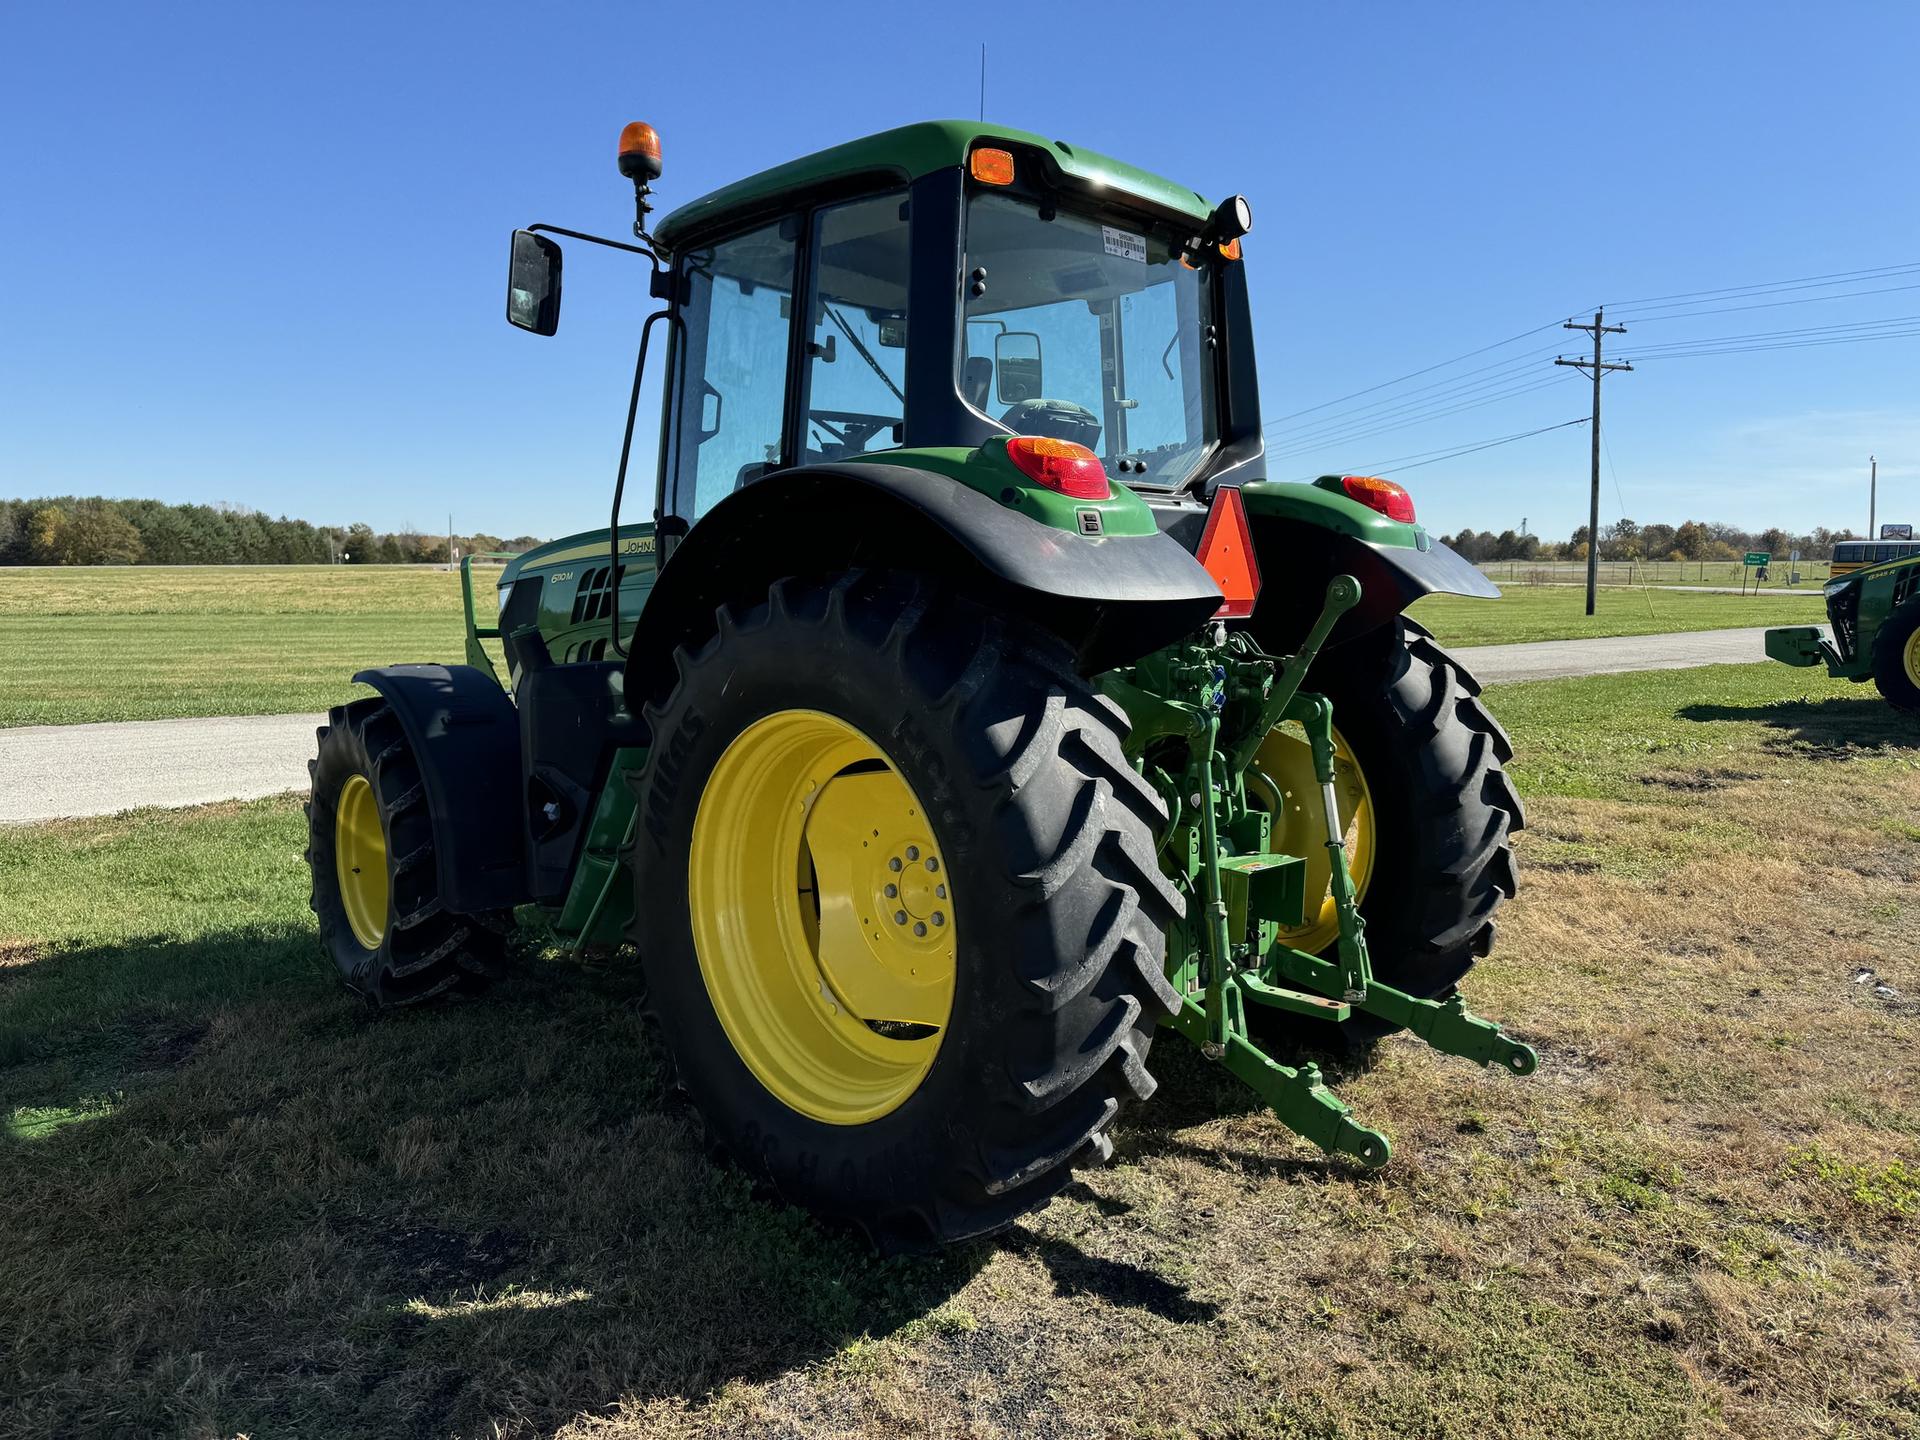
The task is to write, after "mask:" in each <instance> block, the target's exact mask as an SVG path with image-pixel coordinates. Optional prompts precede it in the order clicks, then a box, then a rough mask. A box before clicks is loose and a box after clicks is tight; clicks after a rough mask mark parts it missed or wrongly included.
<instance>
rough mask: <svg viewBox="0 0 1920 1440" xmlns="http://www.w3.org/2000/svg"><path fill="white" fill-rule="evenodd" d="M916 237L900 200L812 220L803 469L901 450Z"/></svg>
mask: <svg viewBox="0 0 1920 1440" xmlns="http://www.w3.org/2000/svg"><path fill="white" fill-rule="evenodd" d="M908 229H909V217H908V210H907V197H906V194H905V192H902V191H895V192H893V193H891V194H887V195H876V196H873V197H871V198H868V199H863V200H853V201H849V202H848V203H846V204H844V205H834V206H830V207H828V208H827V209H824V210H821V211H819V212H817V213H816V214H815V216H814V221H813V257H814V258H813V263H812V265H811V270H812V283H811V285H810V286H809V294H808V297H807V298H808V306H807V312H808V326H809V329H808V332H807V336H806V341H807V345H806V362H805V363H806V371H805V386H804V393H805V397H806V399H805V410H804V412H803V423H802V425H801V435H800V447H801V456H800V460H801V462H802V463H806V462H808V461H814V462H819V461H822V460H834V459H840V458H843V457H845V456H850V455H859V454H863V453H866V452H868V451H872V450H887V449H891V448H893V447H894V446H897V445H899V444H901V443H902V435H901V426H902V425H903V423H904V421H905V419H906V413H907V401H906V390H907V261H908V255H909V248H908V243H907V237H908Z"/></svg>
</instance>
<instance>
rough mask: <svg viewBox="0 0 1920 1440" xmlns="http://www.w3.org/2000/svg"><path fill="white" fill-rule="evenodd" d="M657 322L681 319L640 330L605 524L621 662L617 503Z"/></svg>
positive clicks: (668, 313)
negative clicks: (625, 421) (617, 463)
mask: <svg viewBox="0 0 1920 1440" xmlns="http://www.w3.org/2000/svg"><path fill="white" fill-rule="evenodd" d="M561 233H562V234H565V233H567V232H565V231H562V232H561ZM585 238H587V239H592V238H593V237H592V236H587V237H585ZM601 243H602V244H607V245H612V244H614V242H613V241H611V240H607V241H602V242H601ZM617 248H619V249H621V250H631V249H633V248H634V247H633V246H631V245H620V246H618V247H617ZM654 263H655V264H656V265H657V264H658V263H659V261H658V260H655V262H654ZM657 320H665V321H666V322H667V328H668V330H669V331H672V332H673V333H675V334H678V333H679V332H678V331H675V330H674V327H675V326H677V325H681V324H683V322H682V321H681V319H680V317H679V316H678V315H677V314H675V313H674V312H673V311H672V310H656V311H654V312H653V314H651V315H649V316H648V317H647V323H646V324H644V325H642V326H641V327H640V353H639V355H637V356H636V357H635V358H634V362H633V395H632V397H631V398H630V399H629V400H628V401H627V433H626V434H625V435H624V436H622V437H621V440H620V469H619V471H618V472H617V473H616V474H615V475H614V478H613V514H612V517H611V518H610V520H609V522H608V533H607V550H608V554H609V555H610V557H611V558H610V560H609V562H608V563H609V565H610V566H611V568H610V569H609V570H608V572H607V580H608V595H609V599H610V611H609V614H608V616H607V625H608V629H609V633H610V634H611V635H612V637H613V653H614V654H615V655H618V656H619V657H620V658H621V659H623V660H624V659H625V658H626V655H627V645H626V642H625V641H624V640H622V639H621V638H620V500H621V497H622V496H623V495H625V494H626V489H627V457H628V456H629V455H631V454H632V453H633V421H634V417H635V416H636V415H637V414H639V411H640V378H641V377H642V376H643V375H645V374H646V373H647V344H648V342H649V341H651V340H652V339H653V326H654V322H655V321H657ZM655 543H656V544H657V543H658V541H657V540H656V542H655Z"/></svg>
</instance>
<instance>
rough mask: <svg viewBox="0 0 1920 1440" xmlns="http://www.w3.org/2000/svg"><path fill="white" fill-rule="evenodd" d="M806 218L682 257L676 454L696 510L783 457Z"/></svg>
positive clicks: (678, 489)
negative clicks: (797, 279) (681, 346)
mask: <svg viewBox="0 0 1920 1440" xmlns="http://www.w3.org/2000/svg"><path fill="white" fill-rule="evenodd" d="M798 228H799V227H798V225H797V224H796V223H795V222H793V221H791V220H789V221H786V222H783V223H780V224H774V225H768V226H765V227H763V228H761V229H759V230H753V231H749V232H748V233H747V234H745V235H737V236H735V237H733V238H732V239H730V240H723V241H721V242H720V243H718V244H716V245H710V246H706V247H704V248H702V249H699V250H696V251H692V252H689V253H688V254H686V255H685V256H683V257H682V259H681V262H680V266H681V273H682V274H684V275H685V276H686V282H687V298H686V301H685V303H684V304H683V305H682V306H681V310H680V313H681V316H682V318H683V319H684V321H685V323H686V338H685V347H684V350H683V351H682V353H681V356H680V362H679V365H678V366H677V369H676V379H675V384H676V387H677V396H676V401H675V405H674V411H673V415H672V427H671V435H672V444H671V448H670V451H669V455H668V462H667V463H668V468H669V474H670V476H671V478H672V487H671V488H672V496H673V509H674V511H675V513H677V514H680V515H683V516H685V517H686V518H687V519H689V520H696V519H698V518H699V517H700V516H701V515H704V514H705V513H706V512H707V511H708V510H710V509H712V508H713V506H714V504H715V503H716V502H718V501H719V500H720V499H721V498H722V497H723V496H726V495H728V494H730V493H731V492H732V491H733V490H735V489H736V488H738V487H739V486H740V485H742V484H745V483H747V482H748V481H750V480H753V479H756V478H758V477H759V476H760V475H762V474H765V473H766V472H767V471H768V470H770V469H776V468H778V466H779V464H780V440H781V435H782V432H783V431H784V429H785V423H786V402H787V351H788V341H789V335H790V332H791V324H792V320H791V317H792V311H793V285H794V261H795V258H796V254H797V250H798V247H797V245H796V239H797V233H798Z"/></svg>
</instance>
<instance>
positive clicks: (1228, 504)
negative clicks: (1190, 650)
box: [1198, 485, 1260, 620]
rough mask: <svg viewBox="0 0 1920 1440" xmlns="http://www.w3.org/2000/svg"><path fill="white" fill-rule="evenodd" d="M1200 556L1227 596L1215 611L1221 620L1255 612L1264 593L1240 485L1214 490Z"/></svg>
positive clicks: (1202, 533)
mask: <svg viewBox="0 0 1920 1440" xmlns="http://www.w3.org/2000/svg"><path fill="white" fill-rule="evenodd" d="M1198 558H1199V561H1200V563H1201V564H1202V565H1204V566H1205V567H1206V570H1207V573H1208V574H1209V575H1211V576H1212V577H1213V583H1214V584H1216V585H1218V586H1219V587H1220V593H1221V594H1222V595H1223V596H1225V597H1226V598H1225V599H1224V600H1223V601H1222V602H1221V605H1220V608H1219V609H1218V610H1217V611H1215V612H1214V618H1215V619H1217V620H1244V619H1246V618H1247V617H1248V616H1249V615H1251V614H1253V602H1254V601H1255V600H1256V599H1257V598H1259V595H1260V562H1259V561H1257V560H1256V559H1254V555H1253V528H1252V527H1251V526H1250V525H1248V524H1247V507H1246V505H1245V504H1244V503H1243V502H1242V501H1241V499H1240V491H1239V488H1238V487H1237V486H1232V485H1222V486H1221V487H1220V488H1219V489H1218V490H1216V491H1214V492H1213V509H1211V510H1209V511H1208V512H1207V528H1206V529H1205V530H1203V531H1202V532H1201V533H1200V549H1199V552H1198Z"/></svg>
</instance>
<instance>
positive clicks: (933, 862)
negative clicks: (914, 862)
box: [927, 855, 940, 873]
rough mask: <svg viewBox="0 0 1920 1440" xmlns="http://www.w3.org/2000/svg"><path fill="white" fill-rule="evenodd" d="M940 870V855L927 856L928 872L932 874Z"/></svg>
mask: <svg viewBox="0 0 1920 1440" xmlns="http://www.w3.org/2000/svg"><path fill="white" fill-rule="evenodd" d="M939 868H940V857H939V856H938V855H929V856H927V870H928V872H929V873H931V872H933V871H936V870H938V869H939Z"/></svg>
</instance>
